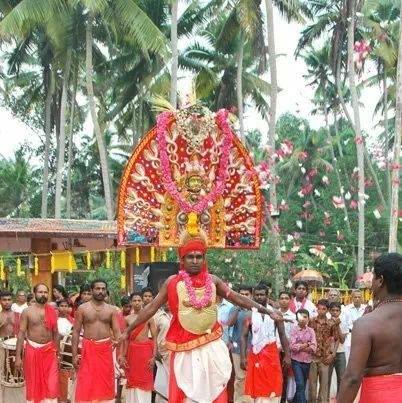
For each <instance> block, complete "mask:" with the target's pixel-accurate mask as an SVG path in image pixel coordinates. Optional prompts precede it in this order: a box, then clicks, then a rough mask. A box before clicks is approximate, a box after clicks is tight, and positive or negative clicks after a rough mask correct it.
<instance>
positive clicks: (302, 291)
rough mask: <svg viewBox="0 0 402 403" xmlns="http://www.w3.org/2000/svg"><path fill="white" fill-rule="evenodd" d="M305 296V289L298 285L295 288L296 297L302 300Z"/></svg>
mask: <svg viewBox="0 0 402 403" xmlns="http://www.w3.org/2000/svg"><path fill="white" fill-rule="evenodd" d="M306 295H307V288H306V287H305V286H304V285H302V284H300V285H299V286H298V287H297V288H296V297H297V298H299V299H303V298H305V296H306Z"/></svg>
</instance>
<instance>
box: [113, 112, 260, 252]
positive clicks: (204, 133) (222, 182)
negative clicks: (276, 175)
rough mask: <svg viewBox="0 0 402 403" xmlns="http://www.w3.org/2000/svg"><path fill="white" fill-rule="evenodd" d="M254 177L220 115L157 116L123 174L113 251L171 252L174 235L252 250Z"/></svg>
mask: <svg viewBox="0 0 402 403" xmlns="http://www.w3.org/2000/svg"><path fill="white" fill-rule="evenodd" d="M262 211H263V208H262V196H261V193H260V183H259V180H258V175H257V173H256V172H255V170H254V166H253V163H252V161H251V158H250V156H249V155H248V153H247V151H246V149H245V148H244V146H243V145H242V144H241V142H240V140H239V139H238V138H237V137H236V136H235V135H234V134H233V132H232V129H231V127H230V122H229V114H228V112H227V111H226V110H220V111H219V112H217V113H216V114H213V113H211V112H210V111H208V110H207V109H205V108H201V107H197V106H195V107H191V108H187V109H184V110H180V111H177V112H163V113H162V114H160V115H159V116H158V119H157V125H156V127H154V128H153V129H152V130H151V131H150V132H149V133H148V134H147V135H146V136H145V137H144V138H143V140H142V141H141V143H140V144H139V145H138V147H137V148H136V149H135V151H134V153H133V155H132V156H131V158H130V160H129V161H128V164H127V166H126V168H125V171H124V173H123V177H122V181H121V185H120V191H119V206H118V242H119V244H120V245H136V246H138V245H148V246H159V247H170V246H177V245H178V244H179V243H180V234H181V233H183V231H187V232H188V233H189V234H190V235H192V236H193V237H194V236H197V234H199V233H200V232H201V231H202V232H204V233H205V234H206V245H207V246H208V247H215V248H234V249H250V248H258V247H259V245H260V232H261V220H262Z"/></svg>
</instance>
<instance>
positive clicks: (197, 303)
mask: <svg viewBox="0 0 402 403" xmlns="http://www.w3.org/2000/svg"><path fill="white" fill-rule="evenodd" d="M179 275H180V276H181V278H182V279H183V282H184V285H185V286H186V290H187V294H188V297H189V300H190V304H191V306H192V307H193V308H195V309H202V308H205V307H207V306H209V305H210V304H211V302H212V278H211V275H210V274H209V273H207V276H206V279H205V293H204V295H203V297H202V298H201V299H197V296H196V295H195V289H194V287H193V283H192V281H191V277H190V275H189V274H188V273H187V272H186V271H184V270H180V271H179Z"/></svg>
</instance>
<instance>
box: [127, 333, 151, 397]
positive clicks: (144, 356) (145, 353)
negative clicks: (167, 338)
mask: <svg viewBox="0 0 402 403" xmlns="http://www.w3.org/2000/svg"><path fill="white" fill-rule="evenodd" d="M141 330H142V329H141ZM153 354H154V342H153V341H152V340H147V341H142V342H136V341H132V340H131V341H130V344H129V345H128V351H127V363H128V370H127V371H126V378H127V388H138V389H142V390H147V391H152V390H153V388H154V374H153V371H152V370H150V369H149V366H148V363H149V360H150V359H151V358H152V357H153Z"/></svg>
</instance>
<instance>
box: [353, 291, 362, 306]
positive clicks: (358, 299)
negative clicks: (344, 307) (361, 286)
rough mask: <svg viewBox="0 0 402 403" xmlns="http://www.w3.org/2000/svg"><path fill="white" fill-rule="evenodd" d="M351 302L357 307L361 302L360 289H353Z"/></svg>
mask: <svg viewBox="0 0 402 403" xmlns="http://www.w3.org/2000/svg"><path fill="white" fill-rule="evenodd" d="M352 300H353V304H354V305H355V306H356V307H359V306H360V305H361V304H362V300H363V298H362V293H361V292H360V291H355V292H354V293H353V296H352Z"/></svg>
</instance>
